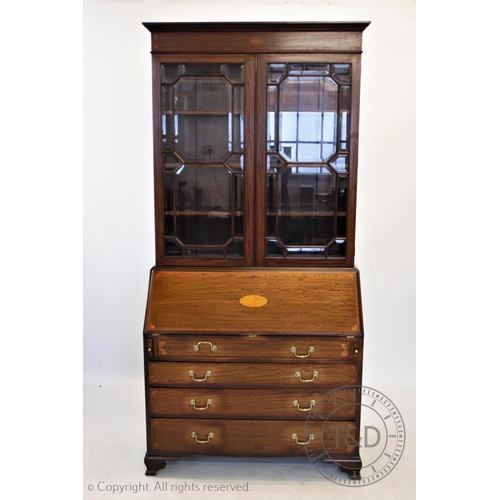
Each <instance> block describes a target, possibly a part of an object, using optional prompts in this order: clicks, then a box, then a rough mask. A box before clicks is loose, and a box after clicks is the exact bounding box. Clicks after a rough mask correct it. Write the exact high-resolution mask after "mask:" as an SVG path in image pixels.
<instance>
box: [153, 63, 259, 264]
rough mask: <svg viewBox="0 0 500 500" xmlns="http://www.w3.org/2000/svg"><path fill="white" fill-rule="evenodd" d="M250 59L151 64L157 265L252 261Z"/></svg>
mask: <svg viewBox="0 0 500 500" xmlns="http://www.w3.org/2000/svg"><path fill="white" fill-rule="evenodd" d="M254 75H255V70H254V58H253V57H252V56H248V55H242V56H238V55H220V56H193V55H175V56H174V55H168V56H166V55H161V56H153V85H154V103H155V105H154V113H155V115H154V120H155V127H154V128H155V176H156V182H155V186H156V192H155V205H156V207H155V212H156V228H157V230H156V235H157V240H156V252H157V263H158V264H160V265H161V264H167V265H205V266H206V265H208V266H210V265H214V266H225V265H229V266H242V265H243V266H248V265H251V263H252V261H253V255H252V252H253V234H254V233H253V227H254V222H253V213H252V208H251V207H252V199H253V197H254V192H253V161H254V150H253V129H254V123H253V115H254V111H253V103H254V87H255V80H254Z"/></svg>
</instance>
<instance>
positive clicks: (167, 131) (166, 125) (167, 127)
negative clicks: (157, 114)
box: [161, 85, 174, 151]
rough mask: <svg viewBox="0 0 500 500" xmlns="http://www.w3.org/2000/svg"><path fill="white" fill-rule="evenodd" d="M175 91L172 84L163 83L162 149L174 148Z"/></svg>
mask: <svg viewBox="0 0 500 500" xmlns="http://www.w3.org/2000/svg"><path fill="white" fill-rule="evenodd" d="M172 96H173V92H172V86H171V85H163V86H162V88H161V107H162V116H161V119H162V121H161V128H162V150H163V151H171V150H172V149H173V138H174V117H173V100H172Z"/></svg>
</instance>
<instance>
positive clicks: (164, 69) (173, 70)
mask: <svg viewBox="0 0 500 500" xmlns="http://www.w3.org/2000/svg"><path fill="white" fill-rule="evenodd" d="M180 72H181V67H180V65H179V64H162V65H161V82H162V83H173V82H175V80H177V78H179V75H180Z"/></svg>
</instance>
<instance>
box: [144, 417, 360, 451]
mask: <svg viewBox="0 0 500 500" xmlns="http://www.w3.org/2000/svg"><path fill="white" fill-rule="evenodd" d="M150 428H151V431H150V432H151V435H150V437H151V449H152V450H153V451H154V452H162V453H164V454H165V455H167V456H168V455H170V456H175V455H229V456H230V455H242V456H302V457H303V456H306V450H305V448H304V447H305V446H306V445H308V444H310V443H311V441H312V440H320V442H322V443H323V444H324V446H325V448H326V449H328V450H329V452H330V453H331V452H333V453H334V454H350V453H354V448H353V447H352V446H349V443H352V436H354V435H356V429H355V423H354V422H350V421H338V422H336V425H334V426H333V425H332V426H324V428H322V429H321V430H320V431H319V432H321V433H322V434H317V433H318V431H316V434H314V435H313V434H305V433H304V431H305V429H304V422H303V421H270V420H208V419H173V418H172V419H171V418H152V419H151V427H150Z"/></svg>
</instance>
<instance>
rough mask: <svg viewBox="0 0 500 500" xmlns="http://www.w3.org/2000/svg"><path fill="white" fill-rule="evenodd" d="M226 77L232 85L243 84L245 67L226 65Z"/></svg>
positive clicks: (242, 65)
mask: <svg viewBox="0 0 500 500" xmlns="http://www.w3.org/2000/svg"><path fill="white" fill-rule="evenodd" d="M226 76H227V78H229V80H231V81H232V82H233V83H243V81H244V80H245V65H244V64H226Z"/></svg>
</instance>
